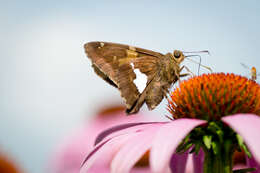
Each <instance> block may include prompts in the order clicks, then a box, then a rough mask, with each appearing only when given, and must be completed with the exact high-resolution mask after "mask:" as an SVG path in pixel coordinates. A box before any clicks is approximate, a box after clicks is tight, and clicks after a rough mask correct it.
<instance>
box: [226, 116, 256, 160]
mask: <svg viewBox="0 0 260 173" xmlns="http://www.w3.org/2000/svg"><path fill="white" fill-rule="evenodd" d="M222 121H223V122H225V123H227V124H228V125H229V126H230V127H231V128H232V129H233V130H234V131H236V132H237V133H238V134H239V135H241V136H242V138H243V139H244V141H245V142H246V144H247V146H248V148H249V150H250V151H251V153H252V155H253V156H254V158H255V159H256V161H257V162H258V163H260V147H259V146H260V133H259V132H260V117H259V116H256V115H253V114H237V115H231V116H226V117H224V118H222Z"/></svg>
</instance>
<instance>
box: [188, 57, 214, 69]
mask: <svg viewBox="0 0 260 173" xmlns="http://www.w3.org/2000/svg"><path fill="white" fill-rule="evenodd" d="M194 56H197V57H200V62H197V61H194V60H193V59H190V58H189V57H194ZM185 58H187V59H188V60H189V61H191V62H193V63H195V64H199V67H200V66H201V67H204V68H205V69H207V70H209V71H210V72H211V73H212V72H213V71H212V69H211V68H210V67H208V66H205V65H203V64H201V56H200V55H188V56H186V57H185Z"/></svg>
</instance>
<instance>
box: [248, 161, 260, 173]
mask: <svg viewBox="0 0 260 173" xmlns="http://www.w3.org/2000/svg"><path fill="white" fill-rule="evenodd" d="M246 162H247V167H249V168H256V170H255V171H253V172H250V173H260V164H259V163H257V162H256V161H255V159H254V158H248V157H246Z"/></svg>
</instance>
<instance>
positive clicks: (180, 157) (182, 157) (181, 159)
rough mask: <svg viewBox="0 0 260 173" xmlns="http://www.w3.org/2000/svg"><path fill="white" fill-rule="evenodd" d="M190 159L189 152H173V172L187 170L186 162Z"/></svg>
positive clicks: (171, 163)
mask: <svg viewBox="0 0 260 173" xmlns="http://www.w3.org/2000/svg"><path fill="white" fill-rule="evenodd" d="M187 159H188V152H185V153H183V154H173V155H172V158H171V161H170V168H171V170H172V172H183V173H184V172H185V170H186V163H187Z"/></svg>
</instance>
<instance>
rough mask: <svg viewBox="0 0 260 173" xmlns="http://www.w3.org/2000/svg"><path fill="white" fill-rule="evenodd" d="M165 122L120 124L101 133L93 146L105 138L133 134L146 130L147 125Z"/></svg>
mask: <svg viewBox="0 0 260 173" xmlns="http://www.w3.org/2000/svg"><path fill="white" fill-rule="evenodd" d="M160 123H165V122H138V123H126V124H120V125H117V126H114V127H111V128H109V129H107V130H105V131H103V132H101V133H100V134H99V135H98V136H97V138H96V140H95V145H96V144H98V143H99V142H101V141H102V140H104V139H105V138H108V136H109V138H111V137H113V136H117V135H119V134H125V133H131V132H135V131H136V130H140V129H143V128H146V126H147V125H150V124H160Z"/></svg>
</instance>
